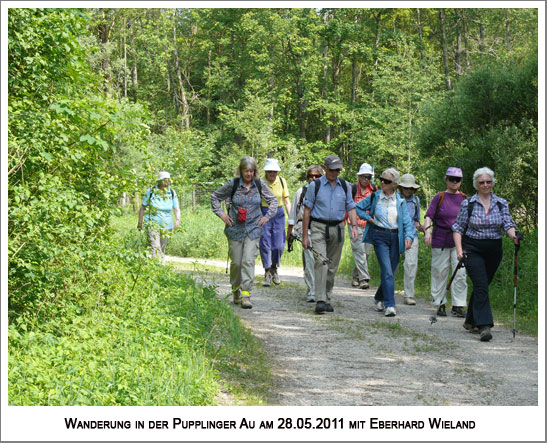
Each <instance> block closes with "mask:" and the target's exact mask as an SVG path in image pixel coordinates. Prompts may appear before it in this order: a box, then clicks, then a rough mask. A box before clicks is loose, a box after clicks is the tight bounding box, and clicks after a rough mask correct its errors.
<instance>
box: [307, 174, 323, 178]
mask: <svg viewBox="0 0 547 443" xmlns="http://www.w3.org/2000/svg"><path fill="white" fill-rule="evenodd" d="M308 178H321V175H320V174H310V175H308Z"/></svg>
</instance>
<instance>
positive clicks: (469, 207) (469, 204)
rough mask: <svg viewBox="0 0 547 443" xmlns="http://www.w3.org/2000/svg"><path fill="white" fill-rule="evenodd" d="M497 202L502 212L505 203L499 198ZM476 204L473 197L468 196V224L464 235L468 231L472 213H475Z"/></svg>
mask: <svg viewBox="0 0 547 443" xmlns="http://www.w3.org/2000/svg"><path fill="white" fill-rule="evenodd" d="M496 203H497V205H498V210H499V211H500V213H501V209H502V208H503V205H502V204H501V202H500V201H499V200H498V201H497V202H496ZM474 205H475V202H472V201H471V198H468V199H467V226H466V227H465V229H464V231H463V235H465V233H466V232H467V228H468V227H469V221H470V220H471V214H473V207H474Z"/></svg>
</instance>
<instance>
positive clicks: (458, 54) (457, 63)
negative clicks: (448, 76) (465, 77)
mask: <svg viewBox="0 0 547 443" xmlns="http://www.w3.org/2000/svg"><path fill="white" fill-rule="evenodd" d="M456 13H457V14H458V19H457V23H456V51H455V52H454V70H455V71H456V75H458V76H459V75H462V74H463V68H462V58H463V57H462V54H463V45H462V18H461V15H460V10H459V9H456Z"/></svg>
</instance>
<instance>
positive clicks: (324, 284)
mask: <svg viewBox="0 0 547 443" xmlns="http://www.w3.org/2000/svg"><path fill="white" fill-rule="evenodd" d="M324 169H325V175H324V176H323V177H321V178H319V179H315V180H314V181H312V182H311V183H310V184H309V186H308V190H307V192H306V198H305V199H304V217H303V220H302V246H303V247H304V249H308V248H309V247H310V240H311V243H313V248H314V249H315V250H316V251H317V252H318V253H319V254H322V255H323V256H325V257H327V258H328V259H329V260H330V261H329V262H328V263H323V262H322V261H321V260H315V266H314V274H315V299H316V300H317V304H316V306H315V312H316V313H317V314H323V313H324V312H334V309H333V307H332V305H331V304H330V299H331V295H332V289H333V287H334V275H335V274H336V271H337V270H338V265H339V263H340V257H341V256H342V247H343V246H344V217H345V215H346V211H347V212H348V216H349V219H350V221H351V225H352V232H351V236H352V238H353V240H354V241H356V240H357V237H358V233H357V214H356V212H355V202H354V201H353V198H352V196H351V185H350V184H349V183H348V182H347V181H345V180H344V179H340V178H338V175H339V174H340V171H341V169H342V161H341V160H340V158H338V157H337V156H336V155H329V156H328V157H327V158H326V159H325V164H324ZM316 188H317V189H316ZM308 228H309V229H310V234H309V236H308Z"/></svg>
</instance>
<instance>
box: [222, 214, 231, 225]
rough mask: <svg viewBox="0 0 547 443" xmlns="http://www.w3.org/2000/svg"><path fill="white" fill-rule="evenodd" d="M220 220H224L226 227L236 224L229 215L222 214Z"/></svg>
mask: <svg viewBox="0 0 547 443" xmlns="http://www.w3.org/2000/svg"><path fill="white" fill-rule="evenodd" d="M220 218H221V219H222V221H223V222H224V224H225V225H226V226H232V223H233V222H234V221H233V220H232V217H230V216H229V215H228V214H222V215H221V216H220Z"/></svg>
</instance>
